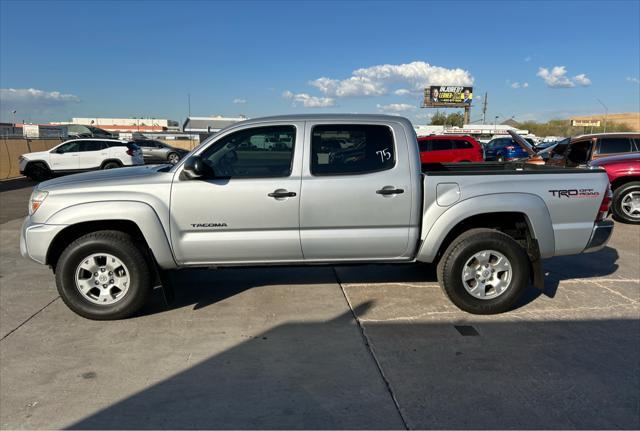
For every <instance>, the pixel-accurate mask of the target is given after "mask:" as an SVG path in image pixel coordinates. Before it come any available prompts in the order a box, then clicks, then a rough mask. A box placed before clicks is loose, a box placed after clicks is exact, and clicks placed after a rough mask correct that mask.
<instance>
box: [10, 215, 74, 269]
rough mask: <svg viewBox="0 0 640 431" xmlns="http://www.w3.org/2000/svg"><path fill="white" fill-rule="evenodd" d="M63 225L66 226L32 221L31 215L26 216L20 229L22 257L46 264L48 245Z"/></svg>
mask: <svg viewBox="0 0 640 431" xmlns="http://www.w3.org/2000/svg"><path fill="white" fill-rule="evenodd" d="M65 227H67V226H66V225H51V224H38V223H32V222H31V217H30V216H28V217H26V218H25V219H24V222H23V223H22V229H21V230H20V254H21V255H22V257H26V258H28V259H31V260H35V261H36V262H38V263H41V264H43V265H44V264H46V263H47V252H48V251H49V246H50V245H51V243H52V242H53V239H54V238H55V237H56V235H58V234H59V233H60V232H61V231H62V230H63V229H64V228H65Z"/></svg>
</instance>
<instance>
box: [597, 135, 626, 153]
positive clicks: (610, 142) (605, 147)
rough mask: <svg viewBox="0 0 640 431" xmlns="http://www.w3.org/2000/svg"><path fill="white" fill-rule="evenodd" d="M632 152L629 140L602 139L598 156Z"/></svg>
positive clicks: (599, 141) (599, 142)
mask: <svg viewBox="0 0 640 431" xmlns="http://www.w3.org/2000/svg"><path fill="white" fill-rule="evenodd" d="M629 151H631V140H630V139H629V138H600V139H599V140H598V154H615V153H628V152H629Z"/></svg>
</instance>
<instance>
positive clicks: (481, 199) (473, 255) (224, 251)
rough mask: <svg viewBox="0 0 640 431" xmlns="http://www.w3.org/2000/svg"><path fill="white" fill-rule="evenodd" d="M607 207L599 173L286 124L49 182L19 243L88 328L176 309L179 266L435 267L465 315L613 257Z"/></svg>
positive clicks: (306, 120)
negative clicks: (430, 151) (429, 160)
mask: <svg viewBox="0 0 640 431" xmlns="http://www.w3.org/2000/svg"><path fill="white" fill-rule="evenodd" d="M333 142H340V145H338V146H336V145H331V143H333ZM610 199H611V196H610V191H609V181H608V179H607V175H606V173H605V172H604V171H602V170H597V169H585V168H558V167H550V166H537V165H527V164H524V163H465V164H460V165H446V164H433V165H421V163H420V150H419V146H418V140H417V137H416V134H415V131H414V129H413V127H412V125H411V123H410V122H409V121H408V120H407V119H404V118H401V117H396V116H383V115H295V116H280V117H268V118H260V119H252V120H248V121H244V122H240V123H236V124H234V125H232V126H230V127H228V128H226V129H224V130H222V131H220V132H219V133H217V134H216V135H214V136H212V137H210V138H208V139H207V140H205V141H204V142H202V143H201V144H200V145H199V146H198V147H197V148H196V149H194V150H193V151H192V152H191V153H190V154H188V155H187V156H185V158H184V159H183V160H181V161H180V162H179V163H177V164H176V165H174V166H171V165H160V166H144V167H138V168H129V169H115V170H109V171H101V172H92V173H84V174H77V175H72V176H68V177H63V178H57V179H53V180H49V181H45V182H43V183H40V184H39V185H38V186H37V187H36V188H35V189H34V190H33V194H32V196H31V198H30V201H29V215H28V216H27V217H26V219H25V221H24V225H23V227H22V234H21V242H20V247H21V252H22V255H23V256H26V257H29V258H31V259H33V260H35V261H36V262H39V263H42V264H46V265H49V266H50V267H51V268H52V269H53V272H54V273H55V280H56V284H57V288H58V291H59V293H60V296H61V297H62V299H63V300H64V302H65V303H66V304H67V305H68V306H69V308H71V309H72V310H73V311H75V312H76V313H77V314H80V315H82V316H84V317H87V318H90V319H103V320H106V319H120V318H125V317H128V316H131V315H132V314H134V313H136V311H137V310H138V309H139V308H140V307H141V306H142V305H143V304H144V303H145V300H146V298H147V297H148V295H149V293H150V291H151V290H152V288H153V287H155V286H162V289H163V291H164V292H165V297H166V298H167V299H169V298H171V294H170V292H171V291H172V290H171V283H170V280H171V273H172V271H175V270H177V269H180V268H192V267H225V266H257V265H299V264H304V265H318V264H325V265H340V264H356V263H359V264H367V263H398V264H399V263H408V262H416V261H417V262H427V263H434V264H437V274H438V280H439V283H440V285H441V286H442V288H443V290H444V292H445V294H446V295H447V296H448V297H449V298H450V299H451V301H453V303H455V304H456V305H457V306H458V307H459V308H461V309H462V310H465V311H467V312H470V313H477V314H491V313H500V312H504V311H508V310H510V309H511V308H512V307H514V305H515V304H516V302H517V301H518V299H519V298H520V297H521V296H522V294H523V292H524V291H525V290H526V289H527V288H528V285H529V283H530V282H532V283H533V284H534V285H536V286H538V287H541V286H542V284H543V278H544V276H543V274H542V265H541V260H542V259H545V258H550V257H552V256H558V255H569V254H577V253H583V252H590V251H596V250H599V249H601V248H602V247H604V246H605V244H606V243H607V241H608V240H609V237H610V235H611V233H612V229H613V223H612V222H611V221H610V220H607V215H608V212H609V204H610Z"/></svg>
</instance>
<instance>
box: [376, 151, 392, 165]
mask: <svg viewBox="0 0 640 431" xmlns="http://www.w3.org/2000/svg"><path fill="white" fill-rule="evenodd" d="M376 154H379V155H380V160H382V163H384V161H385V160H391V151H389V148H385V149H384V150H379V151H376Z"/></svg>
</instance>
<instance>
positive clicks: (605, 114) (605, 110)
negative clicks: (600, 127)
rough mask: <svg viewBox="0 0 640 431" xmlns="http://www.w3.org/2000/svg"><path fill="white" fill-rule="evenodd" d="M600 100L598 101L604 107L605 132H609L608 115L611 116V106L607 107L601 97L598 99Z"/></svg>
mask: <svg viewBox="0 0 640 431" xmlns="http://www.w3.org/2000/svg"><path fill="white" fill-rule="evenodd" d="M596 100H597V101H598V103H600V104H601V105H602V107H603V108H604V133H607V117H608V116H609V108H607V105H605V104H604V103H602V100H600V99H596Z"/></svg>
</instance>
